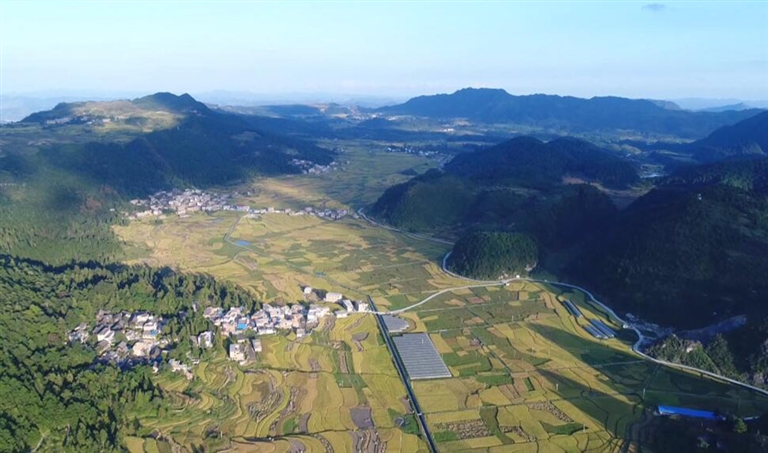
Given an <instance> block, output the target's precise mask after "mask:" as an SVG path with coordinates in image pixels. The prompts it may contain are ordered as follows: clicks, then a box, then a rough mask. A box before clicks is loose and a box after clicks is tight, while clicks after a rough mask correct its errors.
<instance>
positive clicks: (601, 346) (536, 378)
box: [403, 282, 768, 452]
mask: <svg viewBox="0 0 768 453" xmlns="http://www.w3.org/2000/svg"><path fill="white" fill-rule="evenodd" d="M566 298H567V299H571V300H573V301H574V302H576V304H577V305H578V306H579V308H580V309H581V310H582V312H583V313H584V315H585V316H584V318H580V319H578V320H577V319H576V318H574V317H572V316H570V315H569V313H568V311H567V310H566V309H565V307H564V306H562V304H561V302H560V301H561V300H564V299H566ZM403 317H406V318H409V319H410V320H411V321H413V324H414V325H415V326H416V329H415V330H417V331H423V332H429V333H430V336H431V337H432V340H433V342H434V343H435V346H436V347H437V349H438V351H439V352H440V353H441V355H442V357H443V359H444V361H445V362H446V364H447V365H448V366H449V368H450V370H451V372H452V374H453V378H450V379H439V380H433V381H417V382H414V383H413V386H414V390H415V392H416V396H417V398H418V399H419V402H420V404H421V406H422V409H423V410H424V412H425V413H427V414H428V416H427V420H428V423H429V425H430V428H431V430H432V432H433V434H434V436H435V438H436V440H437V441H438V442H439V444H438V445H439V448H440V449H441V450H443V451H475V450H476V451H494V452H495V451H600V452H602V451H621V449H622V447H623V446H625V443H626V447H636V445H635V444H634V443H633V442H632V439H631V435H630V432H631V430H630V427H631V426H632V425H633V424H634V423H636V422H639V421H640V419H641V418H642V417H643V413H644V410H645V409H646V408H649V407H652V406H654V405H656V404H675V405H683V406H688V407H701V408H706V409H710V410H712V409H722V410H730V411H733V412H736V413H739V414H742V415H745V416H746V415H754V414H758V413H761V412H763V411H765V410H766V408H768V399H766V398H762V397H757V396H756V395H754V394H750V393H749V392H746V391H742V390H739V389H736V388H734V387H733V386H730V385H726V384H722V383H719V382H715V381H713V380H710V379H704V378H701V377H699V376H695V375H691V374H686V373H681V372H677V371H672V370H669V369H666V368H658V367H657V366H656V365H654V364H652V363H649V362H646V361H644V360H641V359H639V358H638V357H637V356H635V355H632V354H631V353H630V352H629V351H630V345H631V342H632V341H633V338H631V336H629V335H626V336H625V334H623V333H622V334H620V335H619V337H620V338H624V339H623V340H622V339H620V338H616V339H612V340H597V339H595V338H593V337H592V336H591V335H590V334H588V333H587V332H586V331H585V330H584V328H583V326H585V325H587V323H588V321H587V320H585V318H589V319H594V318H600V319H603V321H605V322H606V323H608V324H609V325H611V324H610V321H609V320H608V319H607V318H606V317H605V316H604V315H603V314H602V313H600V312H599V311H597V310H596V309H595V308H594V307H592V306H591V305H587V304H585V300H584V297H583V295H581V294H578V293H564V292H562V291H560V290H558V289H556V288H552V287H544V286H542V285H538V284H533V283H526V282H516V283H511V284H510V285H509V286H507V287H504V286H499V287H491V288H473V289H465V290H457V291H454V292H449V293H446V294H444V295H442V296H440V297H437V298H435V299H432V300H431V301H429V302H428V303H426V304H424V305H422V306H419V307H418V308H417V309H415V311H413V312H406V313H405V314H403ZM612 327H613V328H614V329H616V330H619V331H620V330H621V326H615V325H612ZM625 437H629V439H628V440H624V439H625Z"/></svg>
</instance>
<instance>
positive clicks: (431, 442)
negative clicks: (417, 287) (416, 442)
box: [368, 296, 437, 453]
mask: <svg viewBox="0 0 768 453" xmlns="http://www.w3.org/2000/svg"><path fill="white" fill-rule="evenodd" d="M368 303H370V304H371V308H372V309H373V310H374V313H375V315H376V321H377V322H378V324H379V330H380V331H381V336H383V337H384V342H385V343H386V344H387V348H389V353H390V354H392V357H393V359H394V362H395V367H396V368H397V372H398V374H399V375H400V379H402V381H403V385H405V391H406V392H408V399H410V400H411V406H412V408H413V411H414V415H415V416H416V420H417V421H418V422H419V426H420V427H421V432H422V433H423V434H424V439H425V440H426V441H427V445H428V446H429V451H431V452H432V453H436V452H437V445H436V444H435V439H434V438H432V433H431V432H430V431H429V426H427V418H426V416H425V415H424V413H423V412H422V411H421V406H419V400H417V399H416V394H415V393H414V392H413V388H412V387H411V381H410V380H409V379H408V374H407V373H406V371H405V366H404V365H403V360H402V359H401V358H400V353H399V352H398V351H397V348H396V347H395V345H394V343H393V342H392V338H391V337H390V336H389V332H388V331H387V326H386V325H385V324H384V319H383V318H382V317H381V313H379V312H377V311H376V304H375V303H374V302H373V298H372V297H371V296H368Z"/></svg>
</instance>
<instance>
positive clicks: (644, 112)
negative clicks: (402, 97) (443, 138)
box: [374, 88, 761, 139]
mask: <svg viewBox="0 0 768 453" xmlns="http://www.w3.org/2000/svg"><path fill="white" fill-rule="evenodd" d="M374 111H375V112H378V113H381V114H400V115H413V116H425V117H433V118H466V119H469V120H471V121H478V122H484V123H505V122H506V123H513V124H522V125H536V126H540V127H548V128H554V129H561V130H563V131H565V132H567V131H571V132H583V131H587V130H592V131H600V130H606V129H612V130H627V131H631V130H634V131H637V132H642V133H646V134H667V135H678V136H680V137H683V138H689V139H698V138H701V137H703V136H705V135H707V134H708V133H710V132H712V131H714V130H715V129H717V128H718V127H721V126H724V125H728V124H733V123H736V122H738V121H741V120H743V119H746V118H748V117H750V116H753V115H755V114H757V113H759V112H760V111H761V110H758V109H751V110H744V111H727V112H690V111H685V110H681V109H670V108H666V106H661V105H659V103H658V101H651V100H644V99H627V98H621V97H616V96H600V97H592V98H589V99H584V98H577V97H573V96H559V95H547V94H532V95H522V96H516V95H512V94H509V93H507V92H506V91H505V90H503V89H496V88H463V89H461V90H458V91H456V92H454V93H452V94H437V95H428V96H418V97H415V98H411V99H409V100H408V101H406V102H405V103H403V104H398V105H392V106H386V107H381V108H378V109H374Z"/></svg>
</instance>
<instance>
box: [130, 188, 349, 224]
mask: <svg viewBox="0 0 768 453" xmlns="http://www.w3.org/2000/svg"><path fill="white" fill-rule="evenodd" d="M235 196H236V194H235V193H233V194H217V193H211V192H206V191H202V190H199V189H186V190H180V189H174V190H170V191H160V192H157V193H155V194H153V195H151V196H150V197H149V198H148V199H146V200H140V199H135V200H131V204H132V205H133V206H136V207H137V208H144V210H141V211H136V212H134V213H133V214H128V213H125V214H126V215H127V216H128V218H129V219H141V218H144V217H159V218H165V216H166V214H168V213H175V214H176V215H178V216H179V217H188V216H189V215H190V214H192V213H194V212H201V211H202V212H216V211H237V212H242V213H245V214H247V215H251V216H256V215H259V214H281V213H285V214H288V215H291V216H299V215H313V216H317V217H321V218H327V219H331V220H339V219H341V218H343V217H345V216H347V215H348V214H349V212H348V211H347V210H346V209H317V208H313V207H311V206H307V207H305V208H303V209H297V210H294V209H290V208H287V209H284V210H283V209H275V208H273V207H268V208H253V207H250V206H246V205H238V204H233V203H232V202H231V200H232V199H233V198H234V197H235ZM352 216H353V217H355V218H357V214H354V213H353V214H352Z"/></svg>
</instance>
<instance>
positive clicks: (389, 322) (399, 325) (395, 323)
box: [381, 315, 408, 333]
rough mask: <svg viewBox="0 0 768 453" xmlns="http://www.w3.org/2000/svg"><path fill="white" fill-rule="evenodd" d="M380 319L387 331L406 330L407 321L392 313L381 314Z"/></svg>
mask: <svg viewBox="0 0 768 453" xmlns="http://www.w3.org/2000/svg"><path fill="white" fill-rule="evenodd" d="M381 319H383V320H384V325H385V326H387V331H388V332H393V333H398V332H403V331H405V330H408V321H406V320H405V319H403V318H398V317H395V316H392V315H382V316H381Z"/></svg>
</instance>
